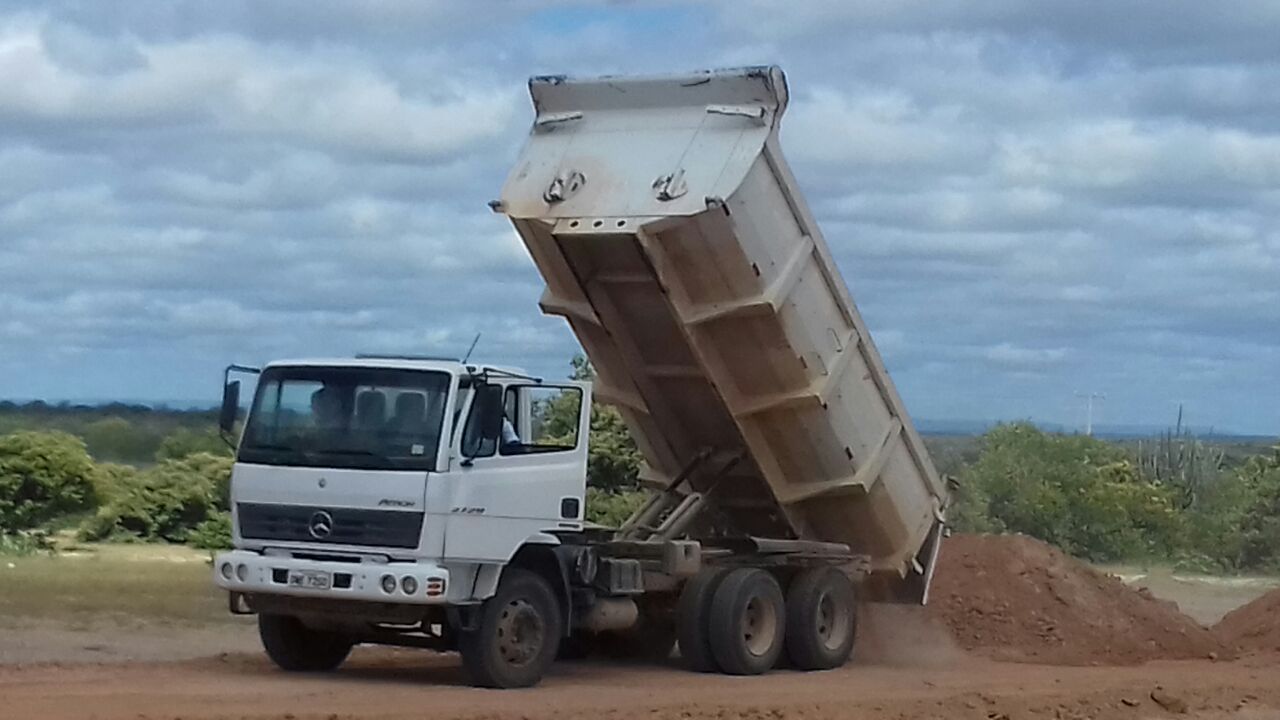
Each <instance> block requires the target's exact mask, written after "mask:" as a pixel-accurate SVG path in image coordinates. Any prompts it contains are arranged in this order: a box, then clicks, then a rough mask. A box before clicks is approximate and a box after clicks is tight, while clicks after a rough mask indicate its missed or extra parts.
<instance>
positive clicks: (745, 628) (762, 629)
mask: <svg viewBox="0 0 1280 720" xmlns="http://www.w3.org/2000/svg"><path fill="white" fill-rule="evenodd" d="M777 635H778V614H777V608H776V607H775V606H774V603H773V601H771V600H770V599H769V598H766V597H762V596H760V595H756V596H753V597H752V598H751V599H750V600H748V601H747V606H746V607H745V608H743V611H742V643H743V645H744V646H745V647H746V648H747V652H749V653H751V654H752V655H755V656H757V657H759V656H762V655H765V654H767V653H768V652H769V650H770V648H772V647H773V644H774V641H775V639H776V637H777Z"/></svg>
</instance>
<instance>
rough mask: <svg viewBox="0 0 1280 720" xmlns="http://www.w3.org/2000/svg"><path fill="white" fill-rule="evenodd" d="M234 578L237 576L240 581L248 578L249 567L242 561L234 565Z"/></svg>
mask: <svg viewBox="0 0 1280 720" xmlns="http://www.w3.org/2000/svg"><path fill="white" fill-rule="evenodd" d="M236 578H238V579H239V580H240V582H244V581H245V580H248V579H249V568H248V566H246V565H245V564H244V563H240V564H239V565H236Z"/></svg>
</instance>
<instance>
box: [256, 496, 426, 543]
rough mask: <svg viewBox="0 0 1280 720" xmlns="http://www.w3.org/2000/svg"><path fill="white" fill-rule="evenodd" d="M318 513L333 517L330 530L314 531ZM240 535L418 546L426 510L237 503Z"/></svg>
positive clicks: (309, 541)
mask: <svg viewBox="0 0 1280 720" xmlns="http://www.w3.org/2000/svg"><path fill="white" fill-rule="evenodd" d="M318 513H328V518H331V519H332V523H326V524H327V525H329V533H328V534H327V535H323V534H322V536H321V537H317V536H316V535H314V534H312V532H311V526H312V524H313V521H314V520H315V519H316V516H317V514H318ZM236 514H237V516H238V517H239V519H240V535H241V537H244V538H245V539H248V540H291V541H295V542H307V543H325V544H329V545H369V546H373V547H394V548H416V547H417V546H418V538H419V537H421V535H422V520H423V513H420V512H404V511H401V510H353V509H351V508H326V507H314V506H307V505H269V504H264V503H237V504H236Z"/></svg>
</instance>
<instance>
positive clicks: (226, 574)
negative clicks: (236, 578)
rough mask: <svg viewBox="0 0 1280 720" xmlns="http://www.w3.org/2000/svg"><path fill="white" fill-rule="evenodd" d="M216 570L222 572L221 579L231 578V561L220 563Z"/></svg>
mask: <svg viewBox="0 0 1280 720" xmlns="http://www.w3.org/2000/svg"><path fill="white" fill-rule="evenodd" d="M218 571H219V572H221V573H222V579H223V580H230V579H231V563H229V562H224V563H222V567H221V568H218Z"/></svg>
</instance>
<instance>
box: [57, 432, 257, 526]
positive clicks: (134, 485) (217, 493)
mask: <svg viewBox="0 0 1280 720" xmlns="http://www.w3.org/2000/svg"><path fill="white" fill-rule="evenodd" d="M113 482H114V483H115V485H114V486H113V487H112V488H111V489H110V498H109V500H108V501H107V502H105V503H104V504H103V505H102V506H101V507H99V508H98V512H97V514H96V515H95V516H94V517H92V518H90V519H89V520H88V521H86V523H85V524H84V525H83V526H82V527H81V531H80V537H81V538H82V539H85V540H100V539H105V538H112V537H117V538H118V537H121V536H132V537H136V538H142V539H147V540H168V541H170V542H186V541H187V539H188V537H189V536H190V535H191V532H192V530H194V529H195V528H196V527H197V526H199V525H200V524H201V523H203V522H204V521H205V520H207V519H209V518H210V517H212V516H214V515H215V514H216V513H218V512H219V511H226V510H228V509H229V503H230V497H229V495H230V482H231V459H230V458H226V457H218V456H215V455H210V454H208V453H196V454H195V455H190V456H188V457H185V458H182V459H181V460H166V461H164V462H162V463H160V464H158V465H156V466H154V467H151V468H148V469H146V470H143V471H141V472H137V473H134V474H132V475H130V474H128V473H123V472H122V473H118V474H117V475H116V477H115V478H114V480H113Z"/></svg>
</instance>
